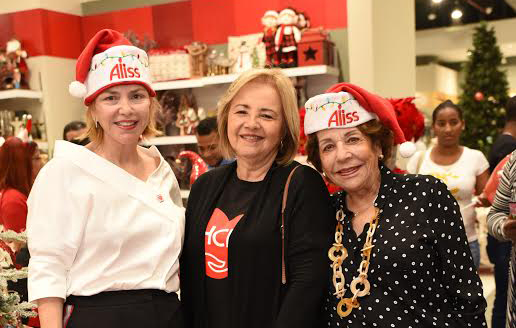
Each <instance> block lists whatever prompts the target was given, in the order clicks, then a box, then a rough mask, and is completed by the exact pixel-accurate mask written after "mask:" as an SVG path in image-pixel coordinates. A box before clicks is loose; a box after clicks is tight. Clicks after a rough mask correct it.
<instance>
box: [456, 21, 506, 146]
mask: <svg viewBox="0 0 516 328" xmlns="http://www.w3.org/2000/svg"><path fill="white" fill-rule="evenodd" d="M468 55H469V59H468V61H467V62H466V63H465V64H464V67H463V73H464V76H465V78H464V82H463V83H462V85H461V87H462V90H463V93H462V94H461V95H460V97H459V106H460V107H461V108H462V110H463V111H464V119H465V121H466V129H465V131H464V133H463V134H462V138H463V140H462V142H463V144H464V145H465V146H467V147H470V148H474V149H478V150H480V151H482V152H483V153H484V154H486V155H487V153H488V152H489V150H490V149H491V146H492V144H493V142H494V140H495V139H496V136H497V135H498V134H499V133H500V128H502V127H503V125H504V117H505V109H504V106H505V103H506V102H507V100H508V99H509V97H508V82H507V75H506V72H505V71H503V70H501V69H500V65H501V64H502V58H503V56H502V52H501V51H500V48H499V47H498V45H497V42H496V35H495V31H494V28H492V27H491V28H489V27H488V26H487V24H486V23H485V22H481V23H480V24H479V25H478V26H477V27H476V28H475V33H474V35H473V49H470V50H468Z"/></svg>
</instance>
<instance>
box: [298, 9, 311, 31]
mask: <svg viewBox="0 0 516 328" xmlns="http://www.w3.org/2000/svg"><path fill="white" fill-rule="evenodd" d="M297 28H298V29H299V30H300V31H301V33H303V32H305V31H306V30H307V29H309V28H310V18H309V17H308V16H307V15H306V13H304V12H302V11H300V12H298V13H297Z"/></svg>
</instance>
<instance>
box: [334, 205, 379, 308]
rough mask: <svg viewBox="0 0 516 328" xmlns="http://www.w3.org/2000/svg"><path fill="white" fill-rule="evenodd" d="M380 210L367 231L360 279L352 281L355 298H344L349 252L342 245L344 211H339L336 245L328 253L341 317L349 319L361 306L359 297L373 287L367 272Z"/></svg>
mask: <svg viewBox="0 0 516 328" xmlns="http://www.w3.org/2000/svg"><path fill="white" fill-rule="evenodd" d="M379 213H380V210H379V209H376V212H375V215H374V217H373V218H371V222H370V224H369V229H368V230H367V236H366V240H365V242H364V248H362V262H361V263H360V267H359V269H358V272H359V274H358V277H355V278H353V281H351V285H350V289H351V292H352V293H353V297H348V298H344V294H345V293H346V288H345V287H344V286H345V278H344V274H343V273H342V262H344V260H345V259H346V258H347V257H348V250H347V249H346V248H345V247H344V246H343V245H342V235H343V234H344V226H343V225H342V222H343V221H344V211H343V210H342V209H340V210H338V211H337V214H336V219H337V227H336V228H335V243H334V244H333V246H332V247H331V248H330V250H329V251H328V257H329V258H330V260H331V261H332V262H333V263H332V264H331V268H332V269H333V286H334V287H335V293H334V294H333V295H335V296H336V297H337V299H339V300H340V301H339V303H338V304H337V314H338V315H339V316H340V317H341V318H344V317H347V316H348V315H349V314H350V313H351V311H353V309H355V308H358V307H359V306H360V304H359V302H358V298H359V297H363V296H365V295H368V294H369V290H370V289H371V285H370V283H369V281H368V280H367V272H368V271H369V263H370V261H371V251H372V249H373V247H374V245H373V235H374V232H375V231H376V227H377V225H378V218H379ZM359 284H360V285H363V289H358V288H357V285H359Z"/></svg>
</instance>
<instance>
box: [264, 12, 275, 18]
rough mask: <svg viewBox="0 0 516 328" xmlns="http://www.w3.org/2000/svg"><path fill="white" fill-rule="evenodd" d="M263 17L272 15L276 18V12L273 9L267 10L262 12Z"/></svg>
mask: <svg viewBox="0 0 516 328" xmlns="http://www.w3.org/2000/svg"><path fill="white" fill-rule="evenodd" d="M263 17H274V18H278V12H277V11H275V10H267V11H266V12H265V14H263Z"/></svg>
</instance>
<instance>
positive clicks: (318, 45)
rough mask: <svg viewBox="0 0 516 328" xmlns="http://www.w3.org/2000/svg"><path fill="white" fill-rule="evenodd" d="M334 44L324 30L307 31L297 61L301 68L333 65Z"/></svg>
mask: <svg viewBox="0 0 516 328" xmlns="http://www.w3.org/2000/svg"><path fill="white" fill-rule="evenodd" d="M333 47H334V44H333V42H331V41H330V40H329V34H328V32H327V31H325V30H324V29H323V28H311V29H307V30H305V32H304V33H303V36H302V37H301V40H300V41H299V44H298V52H297V60H298V65H299V66H309V65H333V64H334V50H333Z"/></svg>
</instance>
